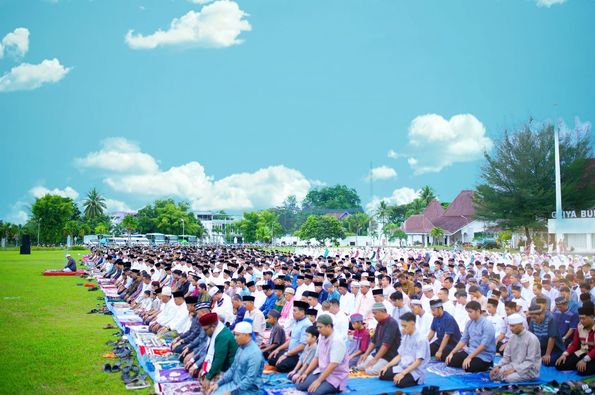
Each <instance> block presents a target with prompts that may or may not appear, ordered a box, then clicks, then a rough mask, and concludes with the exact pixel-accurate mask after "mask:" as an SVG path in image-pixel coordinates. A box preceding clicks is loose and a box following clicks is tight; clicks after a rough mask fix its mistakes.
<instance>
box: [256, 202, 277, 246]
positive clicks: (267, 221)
mask: <svg viewBox="0 0 595 395" xmlns="http://www.w3.org/2000/svg"><path fill="white" fill-rule="evenodd" d="M281 231H282V229H281V224H280V223H279V219H278V217H277V215H276V214H275V213H274V212H272V211H270V210H263V211H260V212H258V221H257V222H256V240H258V241H262V242H265V243H271V242H272V240H273V238H274V237H275V236H277V237H279V236H281Z"/></svg>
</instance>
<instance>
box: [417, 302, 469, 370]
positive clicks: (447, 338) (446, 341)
mask: <svg viewBox="0 0 595 395" xmlns="http://www.w3.org/2000/svg"><path fill="white" fill-rule="evenodd" d="M430 308H431V309H432V315H433V316H434V319H433V320H432V325H431V327H430V332H429V333H428V335H427V338H428V341H430V340H432V339H433V338H434V335H435V336H436V340H435V341H434V342H432V343H430V353H431V355H432V356H433V357H434V356H435V357H436V360H437V361H441V360H442V359H443V357H445V356H446V355H448V354H450V352H451V351H452V350H453V348H455V347H456V345H457V344H458V343H459V340H461V331H460V330H459V325H458V324H457V321H455V319H454V317H453V316H452V315H450V314H448V313H447V312H446V311H444V309H443V307H442V301H441V300H430ZM422 335H423V333H422Z"/></svg>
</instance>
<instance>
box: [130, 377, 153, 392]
mask: <svg viewBox="0 0 595 395" xmlns="http://www.w3.org/2000/svg"><path fill="white" fill-rule="evenodd" d="M149 386H150V384H149V383H147V382H146V381H145V380H140V379H136V380H134V381H132V382H131V383H128V384H126V389H127V390H139V389H142V388H148V387H149Z"/></svg>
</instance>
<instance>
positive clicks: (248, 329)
mask: <svg viewBox="0 0 595 395" xmlns="http://www.w3.org/2000/svg"><path fill="white" fill-rule="evenodd" d="M233 331H234V332H235V333H246V334H248V335H250V334H252V324H250V323H249V322H246V321H242V322H238V323H237V324H236V326H235V327H234V329H233Z"/></svg>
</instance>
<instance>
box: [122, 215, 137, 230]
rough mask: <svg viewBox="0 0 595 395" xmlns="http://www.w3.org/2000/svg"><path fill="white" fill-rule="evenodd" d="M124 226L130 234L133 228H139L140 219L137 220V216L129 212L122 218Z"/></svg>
mask: <svg viewBox="0 0 595 395" xmlns="http://www.w3.org/2000/svg"><path fill="white" fill-rule="evenodd" d="M122 226H123V227H124V229H126V231H127V232H128V234H131V233H132V231H133V230H135V229H137V228H138V221H137V220H136V216H134V215H131V214H128V215H127V216H125V217H124V218H123V219H122Z"/></svg>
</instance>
